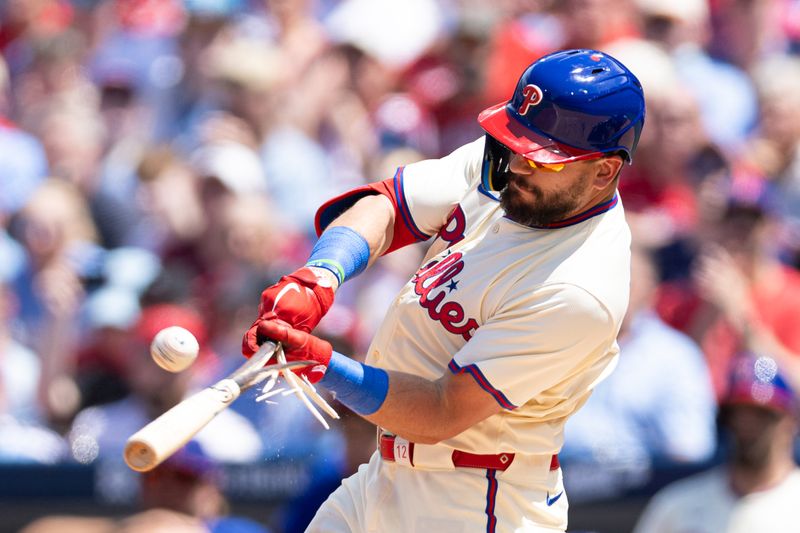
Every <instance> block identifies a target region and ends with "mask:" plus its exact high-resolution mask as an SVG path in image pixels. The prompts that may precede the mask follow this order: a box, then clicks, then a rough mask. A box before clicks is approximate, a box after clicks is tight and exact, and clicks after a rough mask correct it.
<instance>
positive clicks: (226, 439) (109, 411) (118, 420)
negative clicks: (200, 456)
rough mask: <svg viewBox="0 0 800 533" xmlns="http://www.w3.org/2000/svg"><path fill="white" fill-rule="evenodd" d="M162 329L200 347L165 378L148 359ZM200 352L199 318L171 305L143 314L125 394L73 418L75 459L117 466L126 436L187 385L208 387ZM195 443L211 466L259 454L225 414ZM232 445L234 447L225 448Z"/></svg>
mask: <svg viewBox="0 0 800 533" xmlns="http://www.w3.org/2000/svg"><path fill="white" fill-rule="evenodd" d="M167 326H181V327H184V328H186V329H188V330H189V331H191V332H192V333H193V334H194V335H195V337H196V338H197V340H198V342H199V343H200V346H201V354H200V356H199V357H198V360H197V361H196V363H195V364H194V366H193V367H192V368H191V370H187V371H185V372H181V373H174V374H173V373H169V372H166V371H164V370H162V369H161V368H159V367H158V366H156V364H155V363H154V362H153V361H152V359H151V358H150V356H149V345H150V342H151V341H152V338H153V337H154V336H155V334H156V333H157V332H158V331H160V330H161V329H163V328H165V327H167ZM202 347H207V339H206V329H205V325H204V323H203V320H202V318H201V317H200V316H199V315H198V314H197V313H195V312H194V311H193V310H191V309H190V308H187V307H182V306H177V305H173V304H161V305H153V306H150V307H147V308H145V309H144V310H143V311H142V314H141V317H140V318H139V320H138V322H137V324H136V326H135V328H134V330H133V331H132V334H131V335H130V337H129V339H128V355H127V359H126V369H125V379H126V380H127V386H128V387H129V390H130V394H129V395H128V396H126V397H125V398H123V399H121V400H118V401H116V402H113V403H108V404H104V405H99V406H93V407H89V408H87V409H84V410H82V411H81V412H80V413H78V415H77V416H76V417H75V421H74V422H73V424H72V428H71V430H70V433H69V438H70V444H71V447H72V454H73V456H74V457H75V459H76V460H77V461H79V462H81V463H85V464H88V463H91V462H93V461H95V460H96V459H98V458H102V459H108V460H117V461H119V460H121V458H122V450H123V448H124V446H125V441H126V440H127V438H128V437H129V436H130V435H132V434H133V433H134V432H136V431H138V430H139V429H140V428H141V427H143V426H144V425H145V424H146V423H147V422H149V421H150V420H153V419H154V418H155V417H157V416H159V415H161V414H162V413H163V412H165V411H166V410H167V409H169V408H170V407H172V406H174V405H175V404H177V403H178V402H179V401H180V400H182V399H183V398H184V397H185V396H186V395H188V394H189V393H190V392H192V390H191V388H190V386H191V385H192V383H194V384H195V386H205V385H208V384H210V382H211V378H212V377H214V376H215V374H214V373H215V372H216V371H217V370H216V368H215V364H216V363H215V356H214V355H213V353H211V352H210V351H209V350H208V349H207V348H206V349H203V348H202ZM196 438H197V440H198V442H199V443H200V444H201V445H202V446H203V448H204V450H205V451H206V452H207V453H208V454H209V456H210V457H212V458H213V459H214V460H217V461H223V462H247V461H253V460H255V459H257V458H259V457H260V456H261V452H262V444H261V441H260V439H259V437H258V434H257V433H256V431H255V429H254V428H253V427H252V426H251V425H250V424H249V423H248V422H247V421H246V420H245V419H243V418H242V417H241V416H239V415H237V414H236V413H235V412H234V411H232V410H229V409H228V410H224V411H223V412H221V413H220V414H219V415H218V416H217V417H216V418H214V420H212V421H211V423H210V424H209V425H208V426H206V427H205V428H204V429H203V430H202V431H200V433H198V434H197V437H196ZM232 442H235V443H236V445H235V446H233V445H231V443H232Z"/></svg>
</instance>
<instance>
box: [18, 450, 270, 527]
mask: <svg viewBox="0 0 800 533" xmlns="http://www.w3.org/2000/svg"><path fill="white" fill-rule="evenodd" d="M220 476H221V471H220V467H219V465H218V464H217V463H215V462H214V461H213V460H211V459H210V458H209V457H208V455H207V454H206V453H205V452H204V450H203V448H202V446H200V444H198V443H197V441H195V440H192V441H190V442H189V443H188V444H186V445H185V446H184V447H183V448H181V449H180V450H178V451H177V452H176V453H175V454H174V455H173V456H172V457H170V458H169V459H167V460H166V461H165V462H164V463H162V464H161V465H159V466H158V467H157V468H156V469H155V470H152V471H151V472H147V473H145V474H142V477H141V489H140V494H139V497H140V507H141V509H142V511H141V512H139V513H136V514H134V515H131V516H127V517H124V518H120V519H117V520H115V519H111V518H79V517H69V516H51V517H46V518H41V519H38V520H36V521H34V522H33V523H31V524H29V525H28V526H27V527H25V528H24V529H23V530H22V532H21V533H65V532H67V533H69V532H72V531H75V532H78V531H81V532H82V533H95V532H97V533H110V532H112V531H113V532H116V533H159V532H164V533H168V532H169V533H173V532H175V533H268V530H267V529H266V528H265V527H264V526H262V525H260V524H258V523H257V522H255V521H253V520H250V519H247V518H244V517H238V516H230V515H229V514H228V512H227V502H226V500H225V496H224V495H223V494H222V490H221V482H222V479H221V477H220Z"/></svg>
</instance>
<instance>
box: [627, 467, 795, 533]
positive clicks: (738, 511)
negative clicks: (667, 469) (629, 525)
mask: <svg viewBox="0 0 800 533" xmlns="http://www.w3.org/2000/svg"><path fill="white" fill-rule="evenodd" d="M798 501H800V469H795V470H794V471H793V472H792V473H791V474H790V475H789V476H787V477H786V479H784V480H783V481H782V482H781V483H780V484H778V485H776V486H774V487H772V488H770V489H767V490H764V491H760V492H755V493H753V494H748V495H747V496H741V497H740V496H738V495H737V494H735V493H734V492H733V489H732V488H731V484H730V477H729V475H728V471H727V470H726V469H725V468H723V467H718V468H715V469H712V470H709V471H708V472H703V473H702V474H698V475H696V476H692V477H690V478H687V479H684V480H681V481H677V482H675V483H673V484H672V485H670V486H668V487H667V488H665V489H664V490H662V491H661V492H659V493H658V494H656V496H655V497H654V498H653V500H652V501H651V502H650V504H649V505H648V507H647V508H646V509H645V511H644V513H643V514H642V516H641V518H640V519H639V523H638V524H636V529H635V530H634V531H635V533H761V532H763V533H795V532H797V531H800V507H798V505H797V502H798Z"/></svg>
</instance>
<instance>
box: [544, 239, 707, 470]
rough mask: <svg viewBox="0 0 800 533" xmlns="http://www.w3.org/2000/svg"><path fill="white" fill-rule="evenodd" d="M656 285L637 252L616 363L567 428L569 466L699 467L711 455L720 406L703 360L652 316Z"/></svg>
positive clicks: (646, 258)
mask: <svg viewBox="0 0 800 533" xmlns="http://www.w3.org/2000/svg"><path fill="white" fill-rule="evenodd" d="M657 284H658V273H657V272H656V269H655V265H654V263H653V260H652V258H651V257H650V255H649V253H648V252H647V251H645V250H642V249H641V248H636V247H635V248H634V251H633V260H632V264H631V300H630V304H629V306H628V314H627V317H626V319H625V321H624V322H623V325H622V330H621V331H620V335H619V344H620V356H619V364H618V365H617V368H616V369H615V370H614V372H613V373H612V374H611V375H610V376H609V377H608V378H607V379H606V380H605V381H603V382H602V383H600V384H599V385H598V386H597V389H596V390H595V391H594V392H593V393H592V396H591V397H590V398H589V401H588V402H587V403H586V405H584V406H583V408H581V410H579V411H578V412H577V413H576V414H575V415H574V416H573V417H572V418H571V419H570V420H569V422H567V425H566V428H565V432H564V433H565V435H564V447H563V449H562V450H561V453H560V454H559V455H560V457H562V458H563V460H564V462H565V464H569V463H570V461H576V462H583V463H594V464H598V466H601V467H602V466H603V465H605V466H609V467H614V466H619V465H624V464H631V463H633V464H636V465H649V464H650V463H651V462H657V463H660V464H663V463H667V462H690V461H694V462H700V461H705V460H707V459H709V458H710V457H711V456H712V454H713V453H714V450H715V448H716V434H715V430H714V416H715V411H716V406H715V401H714V394H713V391H712V388H711V380H710V377H709V375H708V369H707V368H706V364H705V360H704V358H703V354H702V352H701V351H700V348H699V347H698V346H697V345H696V344H695V343H694V342H693V341H692V340H691V339H690V338H688V337H687V336H685V335H684V334H682V333H680V332H678V331H676V330H674V329H672V328H671V327H669V326H668V325H666V324H665V323H664V322H663V321H662V320H661V319H660V318H659V317H658V315H656V314H655V312H654V311H653V308H652V304H653V298H654V295H655V290H656V287H657Z"/></svg>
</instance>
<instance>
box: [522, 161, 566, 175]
mask: <svg viewBox="0 0 800 533" xmlns="http://www.w3.org/2000/svg"><path fill="white" fill-rule="evenodd" d="M525 161H527V162H528V164H529V165H530V166H531V168H538V169H541V170H544V171H545V172H561V171H562V170H564V167H566V166H567V164H566V163H537V162H536V161H531V160H530V159H528V158H525Z"/></svg>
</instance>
